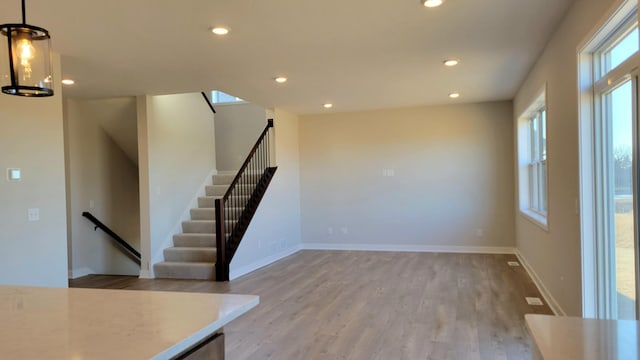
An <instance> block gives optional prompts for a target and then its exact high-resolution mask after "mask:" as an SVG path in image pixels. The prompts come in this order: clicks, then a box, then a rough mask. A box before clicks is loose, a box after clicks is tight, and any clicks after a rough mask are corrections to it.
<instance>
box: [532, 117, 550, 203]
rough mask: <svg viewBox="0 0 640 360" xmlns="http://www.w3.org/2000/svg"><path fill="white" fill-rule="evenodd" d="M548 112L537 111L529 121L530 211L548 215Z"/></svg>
mask: <svg viewBox="0 0 640 360" xmlns="http://www.w3.org/2000/svg"><path fill="white" fill-rule="evenodd" d="M546 118H547V112H546V111H545V109H544V108H542V109H540V110H538V111H536V113H535V115H534V116H533V117H532V118H531V119H529V132H530V133H531V144H530V147H531V160H530V162H529V210H530V211H534V212H537V213H538V214H540V215H546V214H547V186H546V183H547V139H546V132H547V131H546V121H547V119H546Z"/></svg>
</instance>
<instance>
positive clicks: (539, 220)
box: [520, 209, 549, 232]
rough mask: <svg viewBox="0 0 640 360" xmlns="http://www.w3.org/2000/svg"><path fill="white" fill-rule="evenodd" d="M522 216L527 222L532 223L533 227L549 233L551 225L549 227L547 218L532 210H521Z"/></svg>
mask: <svg viewBox="0 0 640 360" xmlns="http://www.w3.org/2000/svg"><path fill="white" fill-rule="evenodd" d="M520 216H522V218H524V219H525V220H527V221H529V222H531V223H532V224H533V225H536V226H538V227H539V228H541V229H542V230H544V231H546V232H549V225H547V218H546V217H545V216H544V215H541V214H538V213H536V212H534V211H531V210H522V209H520Z"/></svg>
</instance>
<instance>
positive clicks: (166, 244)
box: [140, 169, 219, 279]
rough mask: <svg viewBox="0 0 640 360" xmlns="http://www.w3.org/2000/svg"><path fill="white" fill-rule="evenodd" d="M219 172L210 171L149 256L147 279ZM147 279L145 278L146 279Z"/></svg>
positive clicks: (189, 218) (151, 276) (152, 275)
mask: <svg viewBox="0 0 640 360" xmlns="http://www.w3.org/2000/svg"><path fill="white" fill-rule="evenodd" d="M218 174H219V172H218V170H216V169H213V170H211V172H209V175H207V177H206V178H205V179H204V181H203V182H202V185H200V187H198V190H197V191H196V193H195V195H194V196H193V197H192V198H191V201H189V204H187V206H186V208H185V210H184V211H183V212H182V215H181V216H180V217H179V218H178V220H177V221H176V223H175V224H174V225H173V228H172V229H171V230H170V231H169V232H168V234H167V235H166V237H165V239H164V241H163V242H162V245H161V246H160V247H158V251H156V253H155V254H153V255H152V256H151V262H150V264H149V271H148V274H147V272H145V275H148V276H150V277H149V278H154V277H155V274H154V272H153V265H154V264H156V263H159V262H161V261H163V260H164V249H166V248H169V247H171V246H173V235H175V234H180V233H182V222H183V221H189V220H191V209H195V208H198V198H199V197H202V196H205V195H206V187H207V186H208V185H213V176H214V175H218ZM140 274H141V275H140V276H141V277H142V271H140ZM146 278H147V277H145V279H146Z"/></svg>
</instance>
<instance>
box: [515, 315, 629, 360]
mask: <svg viewBox="0 0 640 360" xmlns="http://www.w3.org/2000/svg"><path fill="white" fill-rule="evenodd" d="M525 319H526V323H527V327H528V328H529V332H530V333H531V336H532V338H533V341H534V344H533V345H534V346H537V347H538V351H539V352H540V355H541V356H542V358H543V359H545V360H555V359H558V360H571V359H580V360H582V359H584V360H590V359H593V360H618V359H619V360H631V359H640V357H639V355H640V351H639V349H638V345H639V343H640V337H639V335H640V322H638V321H634V320H598V319H583V318H576V317H566V316H551V315H533V314H527V315H525Z"/></svg>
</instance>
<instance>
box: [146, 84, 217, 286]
mask: <svg viewBox="0 0 640 360" xmlns="http://www.w3.org/2000/svg"><path fill="white" fill-rule="evenodd" d="M144 104H145V107H146V109H145V110H144V112H146V119H145V121H144V122H143V123H146V124H143V125H146V128H145V129H140V128H139V129H138V131H139V133H140V135H141V136H144V135H146V139H144V140H141V141H139V145H140V146H142V145H143V144H145V143H146V149H142V150H141V152H145V154H141V155H142V156H140V167H141V176H140V178H141V179H142V178H143V177H146V176H147V175H146V174H143V171H144V172H146V173H147V174H148V184H147V185H146V186H145V185H141V193H142V192H144V193H145V195H143V196H141V198H146V197H147V196H148V212H149V218H148V219H149V220H148V222H149V225H148V226H149V227H148V231H149V249H148V251H149V254H148V256H149V258H147V259H144V258H143V264H142V265H143V268H142V274H143V276H144V275H145V273H144V271H147V270H149V271H150V270H151V268H152V265H153V263H154V262H157V261H160V260H162V250H163V249H164V248H165V247H168V246H172V236H173V235H174V234H175V233H177V232H180V231H181V229H180V223H181V221H182V220H186V218H185V215H186V216H188V210H189V208H190V207H192V206H193V205H194V200H196V198H197V195H198V194H199V193H200V192H202V191H204V186H203V184H204V183H205V182H206V181H207V178H209V175H210V174H211V173H212V171H213V170H214V169H215V168H216V158H215V142H214V139H215V134H214V126H213V113H212V112H211V109H210V108H209V106H208V105H207V103H206V102H205V100H204V99H203V98H202V95H201V94H200V93H189V94H178V95H162V96H147V97H146V100H145V101H144ZM139 113H142V111H141V112H139ZM140 122H141V121H140V119H139V124H140ZM145 158H147V164H146V165H143V164H142V161H143V159H145ZM208 181H209V183H210V182H211V180H208ZM143 186H145V189H142V187H143ZM143 207H145V205H143V204H141V209H142V208H143ZM144 212H146V210H145V211H142V212H141V213H144ZM141 224H143V225H144V224H145V221H142V222H141ZM145 231H146V230H144V229H143V230H141V234H144V233H145ZM144 244H145V241H144V239H143V246H144ZM143 254H144V252H143ZM145 262H148V263H149V264H146V263H145ZM147 266H149V269H146V267H147ZM149 275H151V276H152V275H153V274H152V273H149Z"/></svg>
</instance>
